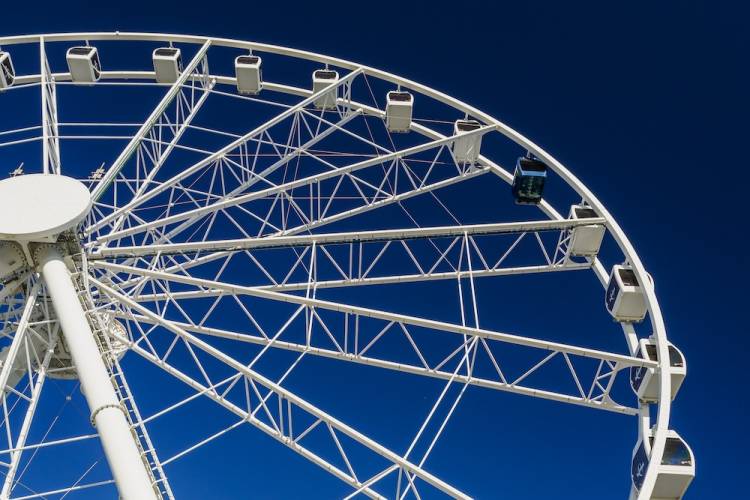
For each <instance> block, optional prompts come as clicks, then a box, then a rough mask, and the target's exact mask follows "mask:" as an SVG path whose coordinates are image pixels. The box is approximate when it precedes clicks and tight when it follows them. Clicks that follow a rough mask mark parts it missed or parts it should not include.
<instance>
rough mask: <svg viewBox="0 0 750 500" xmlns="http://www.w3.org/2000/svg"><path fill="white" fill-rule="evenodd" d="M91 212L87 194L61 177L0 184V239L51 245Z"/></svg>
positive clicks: (33, 177) (14, 179)
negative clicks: (52, 241)
mask: <svg viewBox="0 0 750 500" xmlns="http://www.w3.org/2000/svg"><path fill="white" fill-rule="evenodd" d="M90 208H91V196H90V195H89V190H88V189H87V188H86V186H85V185H83V184H82V183H81V182H80V181H78V180H76V179H73V178H71V177H65V176H61V175H44V174H30V175H20V176H17V177H10V178H8V179H3V180H0V214H2V215H0V239H3V240H15V241H19V240H20V241H50V240H51V239H54V238H55V237H57V235H58V234H60V233H61V232H63V231H67V230H70V229H73V228H75V226H76V225H78V223H79V222H81V221H82V220H83V219H84V217H86V214H88V212H89V209H90Z"/></svg>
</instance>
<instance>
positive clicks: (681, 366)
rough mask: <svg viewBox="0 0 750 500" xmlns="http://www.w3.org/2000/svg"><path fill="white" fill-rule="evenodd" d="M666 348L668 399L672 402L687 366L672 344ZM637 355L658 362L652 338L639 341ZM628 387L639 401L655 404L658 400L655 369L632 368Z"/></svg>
mask: <svg viewBox="0 0 750 500" xmlns="http://www.w3.org/2000/svg"><path fill="white" fill-rule="evenodd" d="M667 347H668V351H669V380H670V384H669V386H670V393H671V394H670V397H671V399H672V400H674V398H675V397H676V396H677V392H678V391H679V390H680V387H681V386H682V382H683V381H684V380H685V376H686V375H687V365H686V364H685V356H683V355H682V352H681V351H680V350H679V349H677V348H676V347H675V346H674V345H672V343H669V344H668V345H667ZM637 355H638V356H639V357H641V358H643V359H647V360H649V361H659V353H658V351H657V349H656V341H655V340H654V338H653V337H649V338H648V339H641V340H640V342H639V343H638V352H637ZM630 386H631V387H632V388H633V391H634V392H635V393H636V395H637V396H638V399H639V400H641V401H644V402H647V403H655V402H656V401H658V400H659V388H660V387H661V384H660V383H659V374H658V370H657V369H656V368H646V367H632V368H631V369H630Z"/></svg>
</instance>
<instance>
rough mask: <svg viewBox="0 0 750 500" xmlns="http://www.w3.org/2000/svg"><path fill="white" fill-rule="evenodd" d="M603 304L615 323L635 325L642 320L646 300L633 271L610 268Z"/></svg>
mask: <svg viewBox="0 0 750 500" xmlns="http://www.w3.org/2000/svg"><path fill="white" fill-rule="evenodd" d="M605 304H606V305H607V310H608V311H609V313H610V314H611V315H612V316H613V317H614V318H615V319H616V320H617V321H621V322H624V323H635V322H639V321H642V320H643V318H644V317H645V316H646V299H645V297H644V293H643V288H642V287H641V284H640V283H639V282H638V277H637V276H636V275H635V271H633V269H631V268H630V267H627V266H622V265H616V266H613V267H612V272H611V273H610V275H609V285H608V286H607V293H606V296H605Z"/></svg>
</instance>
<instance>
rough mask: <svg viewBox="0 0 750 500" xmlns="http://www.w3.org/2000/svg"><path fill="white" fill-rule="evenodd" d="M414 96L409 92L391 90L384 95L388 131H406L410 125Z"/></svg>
mask: <svg viewBox="0 0 750 500" xmlns="http://www.w3.org/2000/svg"><path fill="white" fill-rule="evenodd" d="M413 107H414V96H413V95H411V94H410V93H409V92H400V91H391V92H388V95H387V96H386V106H385V123H386V126H387V127H388V131H389V132H397V133H398V132H408V131H409V128H410V127H411V116H412V109H413Z"/></svg>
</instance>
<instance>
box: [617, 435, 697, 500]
mask: <svg viewBox="0 0 750 500" xmlns="http://www.w3.org/2000/svg"><path fill="white" fill-rule="evenodd" d="M646 441H648V442H646ZM653 441H654V438H653V429H651V430H650V431H649V435H648V436H647V439H646V440H644V439H640V440H638V443H637V444H636V446H635V448H634V449H633V462H632V466H631V478H632V481H633V488H635V490H636V491H640V490H641V488H642V487H643V482H644V479H645V478H646V471H647V469H648V465H649V461H650V455H651V447H652V445H653ZM694 477H695V458H694V456H693V452H692V450H691V449H690V447H689V446H688V445H687V443H685V441H684V440H683V439H682V438H681V437H680V436H679V434H677V433H676V432H675V431H673V430H670V431H668V433H667V440H666V442H665V444H664V453H663V455H662V459H661V464H659V466H658V468H657V472H656V480H655V482H654V489H653V490H652V493H651V498H654V499H665V500H666V499H680V498H682V496H683V495H684V494H685V491H686V490H687V489H688V486H690V482H691V481H692V480H693V478H694Z"/></svg>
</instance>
